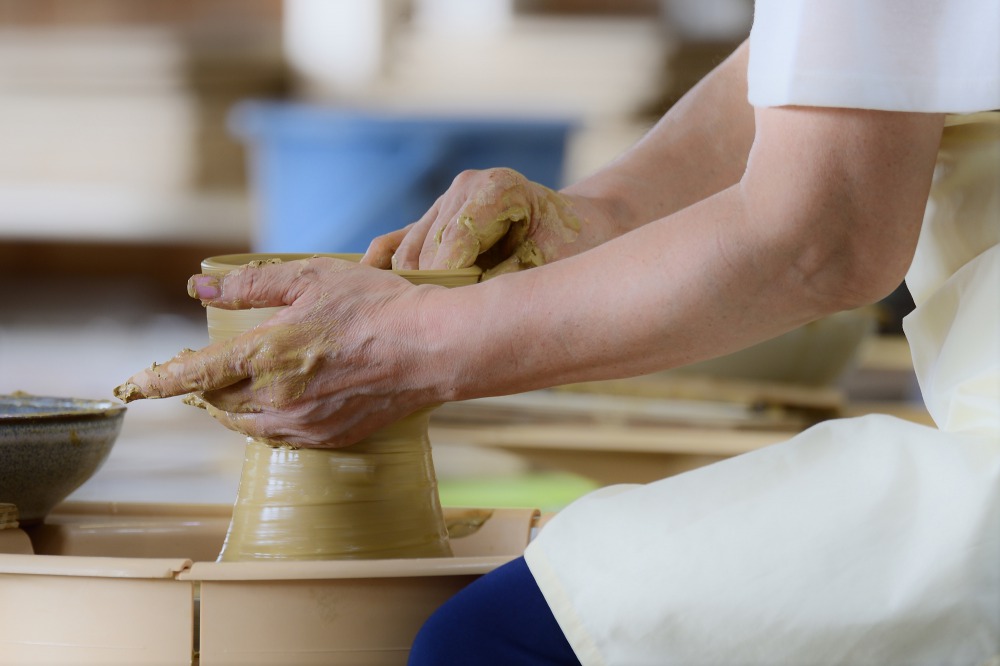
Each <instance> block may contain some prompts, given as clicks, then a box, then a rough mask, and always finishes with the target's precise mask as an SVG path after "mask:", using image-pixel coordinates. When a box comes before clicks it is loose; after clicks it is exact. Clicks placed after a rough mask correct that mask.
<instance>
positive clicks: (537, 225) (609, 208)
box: [364, 43, 754, 277]
mask: <svg viewBox="0 0 1000 666" xmlns="http://www.w3.org/2000/svg"><path fill="white" fill-rule="evenodd" d="M747 58H748V47H747V44H745V43H744V44H743V45H742V46H740V47H739V48H738V49H737V50H736V51H735V52H734V53H733V54H732V55H731V56H730V57H729V58H728V59H726V61H725V62H723V63H722V64H720V65H719V66H718V67H717V68H716V69H715V70H714V71H713V72H711V73H710V74H709V75H708V76H707V77H706V78H705V79H704V80H703V81H701V82H700V83H699V84H698V85H697V86H695V87H694V88H693V89H692V90H691V91H689V92H688V94H687V95H685V96H684V98H683V99H681V100H680V101H679V102H678V103H677V104H675V105H674V106H673V107H672V108H671V109H670V111H668V112H667V114H666V115H665V116H664V117H663V118H662V119H661V120H660V122H659V123H657V125H656V126H655V127H654V128H653V129H652V130H651V131H650V132H649V133H648V134H647V135H646V136H645V137H644V138H643V139H642V140H641V141H639V142H638V143H637V144H636V145H635V146H633V147H632V148H631V149H630V150H629V151H628V152H627V153H625V154H624V155H623V156H622V157H621V158H620V159H618V160H616V161H615V162H613V163H612V164H610V165H608V166H607V167H605V168H603V169H601V170H600V171H599V172H597V173H595V174H593V175H592V176H590V177H588V178H586V179H584V180H582V181H580V182H578V183H576V184H574V185H572V186H570V187H567V188H565V189H563V190H561V191H559V192H553V191H552V190H549V189H548V188H545V187H542V186H541V185H538V184H537V183H531V182H529V181H528V180H527V179H525V178H524V177H523V176H521V175H520V174H518V173H516V172H513V171H511V170H510V169H487V170H485V171H465V172H463V173H461V174H459V176H458V177H457V178H456V179H455V181H454V183H452V186H451V187H450V188H449V189H448V191H447V192H445V193H444V194H443V195H442V196H441V197H440V198H439V199H438V200H437V201H436V202H435V203H434V205H433V206H431V208H430V210H428V211H427V213H426V214H424V216H423V217H422V218H421V219H420V220H418V221H417V222H415V223H414V224H413V225H410V226H409V227H407V228H406V229H402V230H399V231H396V232H393V233H390V234H386V235H385V236H380V237H379V238H376V239H375V240H374V241H373V242H372V244H371V247H370V248H369V250H368V252H367V253H366V255H365V259H364V262H365V263H369V264H372V265H374V266H378V267H382V268H388V267H389V266H390V264H391V265H393V266H395V267H397V268H418V267H419V268H457V267H461V266H469V265H471V264H472V263H473V262H476V263H478V264H479V265H481V266H482V267H483V268H485V269H488V273H487V277H491V276H492V275H493V274H496V273H506V272H513V271H517V270H521V269H523V268H526V267H531V266H538V265H542V264H547V263H551V262H553V261H556V260H558V259H563V258H565V257H568V256H572V255H574V254H579V253H580V252H584V251H586V250H588V249H590V248H592V247H595V246H597V245H599V244H601V243H603V242H605V241H607V240H608V239H610V238H614V237H616V236H619V235H621V234H622V233H625V232H626V231H629V230H631V229H635V228H637V227H639V226H641V225H643V224H646V223H647V222H650V221H652V220H655V219H659V218H661V217H665V216H667V215H669V214H671V213H675V212H677V211H678V210H681V209H682V208H684V207H686V206H689V205H691V204H693V203H695V202H696V201H700V200H701V199H704V198H705V197H708V196H710V195H712V194H714V193H716V192H718V191H720V190H722V189H725V188H726V187H729V186H730V185H732V184H734V183H736V182H737V181H738V180H739V178H740V175H741V174H742V173H743V170H744V168H745V166H746V158H747V154H748V152H749V150H750V144H751V142H752V141H753V134H754V120H753V109H752V108H751V107H750V105H749V104H748V103H747V94H746V69H747ZM500 262H504V263H502V264H500ZM498 264H500V265H498Z"/></svg>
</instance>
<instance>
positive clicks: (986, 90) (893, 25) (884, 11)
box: [747, 0, 1000, 113]
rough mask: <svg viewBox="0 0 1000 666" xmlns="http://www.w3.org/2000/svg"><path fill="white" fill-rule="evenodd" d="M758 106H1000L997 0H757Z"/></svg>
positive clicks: (962, 109)
mask: <svg viewBox="0 0 1000 666" xmlns="http://www.w3.org/2000/svg"><path fill="white" fill-rule="evenodd" d="M747 77H748V84H749V99H750V103H751V104H753V105H754V106H783V105H791V104H794V105H803V106H833V107H849V108H863V109H881V110H887V111H922V112H942V113H970V112H975V111H988V110H995V109H1000V0H757V2H756V6H755V9H754V24H753V29H752V30H751V32H750V65H749V70H748V74H747Z"/></svg>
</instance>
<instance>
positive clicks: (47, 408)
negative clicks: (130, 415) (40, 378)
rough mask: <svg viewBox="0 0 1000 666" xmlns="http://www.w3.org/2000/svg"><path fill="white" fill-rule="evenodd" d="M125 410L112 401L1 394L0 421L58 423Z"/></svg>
mask: <svg viewBox="0 0 1000 666" xmlns="http://www.w3.org/2000/svg"><path fill="white" fill-rule="evenodd" d="M126 409H128V408H127V407H126V406H125V405H119V404H116V403H114V402H112V401H111V400H90V399H87V398H63V397H56V396H40V395H30V394H28V393H12V394H7V395H0V422H3V423H12V422H13V423H17V422H26V421H38V420H43V419H44V420H46V421H60V420H68V419H72V420H78V419H81V418H83V419H91V418H106V417H113V416H117V415H118V414H121V413H122V412H124V411H125V410H126Z"/></svg>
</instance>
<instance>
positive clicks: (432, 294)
mask: <svg viewBox="0 0 1000 666" xmlns="http://www.w3.org/2000/svg"><path fill="white" fill-rule="evenodd" d="M468 288H469V287H458V288H452V289H449V288H447V287H437V286H429V285H423V286H420V287H416V288H415V292H416V299H417V300H416V303H415V307H414V310H413V311H414V313H415V317H414V330H413V331H411V334H412V338H411V343H412V344H411V346H410V350H411V358H412V359H413V360H412V367H411V369H410V372H412V373H413V374H414V375H415V379H416V382H415V383H416V384H417V385H419V386H420V387H421V390H422V392H423V396H424V397H423V399H422V402H423V406H426V405H433V404H440V403H443V402H452V401H455V400H461V399H463V398H464V397H466V396H464V395H463V393H464V391H465V389H466V387H465V382H463V381H462V379H463V376H462V373H463V368H466V367H468V366H469V364H467V363H463V362H462V361H463V355H464V354H466V353H467V347H468V346H469V345H467V344H465V342H464V341H466V340H469V339H471V338H472V336H474V335H475V332H473V331H470V330H463V329H468V317H466V316H464V314H463V313H462V312H461V310H460V307H461V306H460V305H459V303H458V301H459V300H462V299H456V298H455V296H456V295H457V294H455V293H454V292H455V291H456V290H457V289H468Z"/></svg>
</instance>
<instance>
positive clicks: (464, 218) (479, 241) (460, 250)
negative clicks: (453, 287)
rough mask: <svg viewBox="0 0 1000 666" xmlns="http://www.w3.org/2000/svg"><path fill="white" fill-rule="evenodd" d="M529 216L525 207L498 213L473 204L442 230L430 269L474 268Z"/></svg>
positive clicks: (511, 208) (516, 206) (492, 207)
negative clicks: (477, 262) (488, 251)
mask: <svg viewBox="0 0 1000 666" xmlns="http://www.w3.org/2000/svg"><path fill="white" fill-rule="evenodd" d="M528 215H529V209H528V207H527V206H526V205H514V206H510V207H508V208H506V209H501V210H497V208H496V207H495V206H492V205H487V206H483V205H480V204H479V202H470V203H469V204H467V205H466V206H465V207H464V208H463V209H462V211H461V212H460V213H459V214H458V216H457V217H456V218H455V221H454V222H453V223H452V224H449V225H448V226H446V227H445V228H444V229H443V230H442V232H441V243H440V247H439V248H438V252H437V254H436V255H435V257H434V260H433V261H432V262H431V264H430V265H429V266H428V268H432V269H445V268H465V267H467V266H471V265H472V264H474V263H475V262H476V258H477V257H478V256H479V255H480V254H482V253H483V252H486V251H487V250H489V249H490V248H492V247H493V246H494V245H496V243H497V242H499V241H500V239H502V238H503V237H504V236H506V235H507V232H508V231H510V229H511V227H512V226H513V225H518V226H524V225H525V224H526V223H527V220H528Z"/></svg>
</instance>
